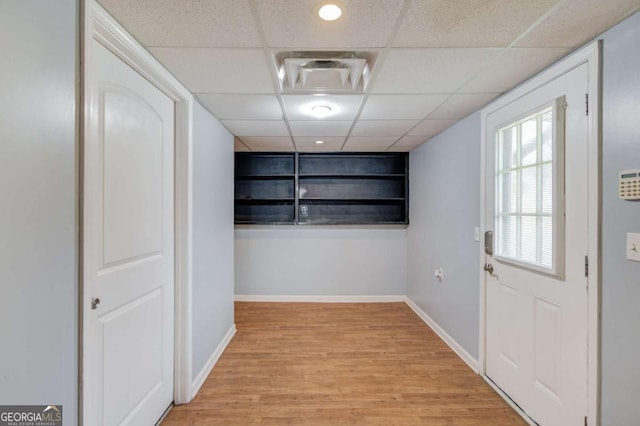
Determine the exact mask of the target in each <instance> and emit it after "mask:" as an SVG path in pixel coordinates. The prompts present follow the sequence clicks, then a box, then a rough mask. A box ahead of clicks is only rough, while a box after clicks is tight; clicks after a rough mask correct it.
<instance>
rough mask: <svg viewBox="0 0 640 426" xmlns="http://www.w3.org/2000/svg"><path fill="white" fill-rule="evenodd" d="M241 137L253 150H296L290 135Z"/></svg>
mask: <svg viewBox="0 0 640 426" xmlns="http://www.w3.org/2000/svg"><path fill="white" fill-rule="evenodd" d="M241 139H242V142H244V144H245V145H247V146H248V147H249V148H251V150H252V151H294V147H293V143H292V142H291V138H290V137H274V136H264V137H251V136H243V137H242V138H241Z"/></svg>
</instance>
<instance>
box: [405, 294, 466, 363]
mask: <svg viewBox="0 0 640 426" xmlns="http://www.w3.org/2000/svg"><path fill="white" fill-rule="evenodd" d="M404 301H405V303H406V304H407V306H409V307H410V308H411V310H413V312H415V313H416V315H418V316H419V317H420V319H421V320H422V321H424V323H425V324H427V325H428V326H429V327H430V328H431V329H432V330H433V331H434V333H436V334H437V335H438V337H440V339H442V341H443V342H445V343H446V344H447V345H448V346H449V347H450V348H451V350H453V351H454V352H455V353H456V355H458V356H459V357H460V359H462V360H463V361H464V362H465V363H466V364H467V365H468V366H469V368H471V369H472V370H473V372H474V373H477V372H478V361H477V360H476V359H475V358H474V357H473V356H471V354H470V353H469V352H467V351H466V350H464V348H463V347H462V346H460V344H459V343H458V342H456V340H455V339H454V338H453V337H451V336H450V335H449V334H448V333H447V332H446V331H444V329H443V328H442V327H440V326H439V325H438V323H437V322H435V321H434V320H433V318H431V317H430V316H429V315H427V313H426V312H425V311H423V310H422V309H420V307H419V306H418V305H416V304H415V303H414V302H413V300H411V299H409V298H408V297H405V300H404Z"/></svg>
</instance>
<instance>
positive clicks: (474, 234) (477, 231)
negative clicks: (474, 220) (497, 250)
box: [473, 226, 480, 241]
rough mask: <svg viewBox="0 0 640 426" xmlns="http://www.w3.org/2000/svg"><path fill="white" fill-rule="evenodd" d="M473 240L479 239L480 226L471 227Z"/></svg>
mask: <svg viewBox="0 0 640 426" xmlns="http://www.w3.org/2000/svg"><path fill="white" fill-rule="evenodd" d="M473 240H474V241H480V227H479V226H476V227H475V228H473Z"/></svg>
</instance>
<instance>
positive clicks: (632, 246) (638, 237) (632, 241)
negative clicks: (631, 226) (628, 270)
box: [627, 232, 640, 262]
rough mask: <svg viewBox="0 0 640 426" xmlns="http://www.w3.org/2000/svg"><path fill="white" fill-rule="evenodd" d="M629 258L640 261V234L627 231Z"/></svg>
mask: <svg viewBox="0 0 640 426" xmlns="http://www.w3.org/2000/svg"><path fill="white" fill-rule="evenodd" d="M627 259H629V260H634V261H636V262H640V234H634V233H631V232H627Z"/></svg>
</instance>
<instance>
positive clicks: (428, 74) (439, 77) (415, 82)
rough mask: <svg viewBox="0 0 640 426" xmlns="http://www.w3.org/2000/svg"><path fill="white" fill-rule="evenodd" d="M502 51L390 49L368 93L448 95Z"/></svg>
mask: <svg viewBox="0 0 640 426" xmlns="http://www.w3.org/2000/svg"><path fill="white" fill-rule="evenodd" d="M501 50H502V49H391V50H390V51H389V54H388V55H387V57H386V59H385V60H384V63H383V64H382V68H381V69H379V74H378V76H377V77H376V78H375V81H374V82H373V88H372V89H371V93H452V92H455V91H456V90H457V89H458V88H459V87H460V86H462V85H463V84H464V83H465V82H466V81H467V80H469V79H470V78H471V77H472V76H474V75H475V74H476V73H477V72H478V71H479V70H480V69H482V68H483V67H484V66H486V65H487V64H489V63H490V61H491V60H492V59H494V58H495V57H496V56H497V55H498V53H500V51H501Z"/></svg>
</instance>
